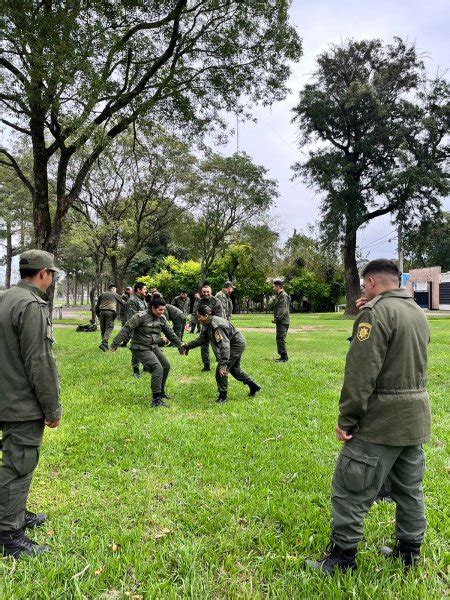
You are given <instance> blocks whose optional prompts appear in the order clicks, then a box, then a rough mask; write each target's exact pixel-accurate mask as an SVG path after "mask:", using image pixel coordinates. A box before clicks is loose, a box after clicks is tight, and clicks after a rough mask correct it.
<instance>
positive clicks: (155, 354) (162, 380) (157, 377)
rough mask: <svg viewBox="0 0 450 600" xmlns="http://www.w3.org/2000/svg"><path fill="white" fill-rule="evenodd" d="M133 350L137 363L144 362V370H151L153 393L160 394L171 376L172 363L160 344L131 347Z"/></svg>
mask: <svg viewBox="0 0 450 600" xmlns="http://www.w3.org/2000/svg"><path fill="white" fill-rule="evenodd" d="M131 352H132V355H133V359H134V360H135V361H136V364H139V363H142V365H143V367H144V371H149V373H150V377H151V389H152V393H153V394H160V393H162V392H164V391H165V387H166V381H167V377H168V376H169V371H170V363H169V361H168V360H167V358H166V357H165V356H164V354H163V353H162V351H161V350H160V348H159V347H158V346H150V347H149V348H146V349H139V350H137V349H135V348H131Z"/></svg>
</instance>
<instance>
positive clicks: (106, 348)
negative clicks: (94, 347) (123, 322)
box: [99, 342, 108, 352]
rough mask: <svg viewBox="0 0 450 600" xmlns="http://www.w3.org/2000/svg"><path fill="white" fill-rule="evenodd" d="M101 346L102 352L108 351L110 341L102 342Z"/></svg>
mask: <svg viewBox="0 0 450 600" xmlns="http://www.w3.org/2000/svg"><path fill="white" fill-rule="evenodd" d="M99 348H100V350H101V351H102V352H106V351H107V350H108V342H102V343H101V344H100V346H99Z"/></svg>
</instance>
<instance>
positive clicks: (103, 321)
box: [99, 310, 116, 346]
mask: <svg viewBox="0 0 450 600" xmlns="http://www.w3.org/2000/svg"><path fill="white" fill-rule="evenodd" d="M115 318H116V313H115V312H114V311H113V310H101V311H100V314H99V321H100V332H101V334H102V344H105V345H106V346H107V345H108V340H109V338H110V336H111V333H112V332H113V329H114V320H115Z"/></svg>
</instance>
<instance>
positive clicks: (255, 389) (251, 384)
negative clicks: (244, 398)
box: [247, 380, 261, 396]
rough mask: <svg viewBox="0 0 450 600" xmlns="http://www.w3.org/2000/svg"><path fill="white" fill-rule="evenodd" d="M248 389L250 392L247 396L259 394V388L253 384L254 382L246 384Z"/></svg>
mask: <svg viewBox="0 0 450 600" xmlns="http://www.w3.org/2000/svg"><path fill="white" fill-rule="evenodd" d="M247 385H248V387H249V388H250V392H249V394H248V395H249V396H254V395H255V394H256V392H259V391H260V389H261V386H260V385H258V384H257V383H255V382H254V381H252V380H250V381H249V382H248V383H247Z"/></svg>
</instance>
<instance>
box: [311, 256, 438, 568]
mask: <svg viewBox="0 0 450 600" xmlns="http://www.w3.org/2000/svg"><path fill="white" fill-rule="evenodd" d="M362 275H363V278H364V288H365V299H364V298H361V299H360V300H359V301H358V302H357V306H358V308H361V310H360V313H359V315H358V317H357V318H356V320H355V323H354V326H353V336H352V341H351V344H350V350H349V352H348V354H347V360H346V364H345V376H344V384H343V387H342V391H341V397H340V400H339V418H338V425H337V427H336V435H337V437H338V439H339V440H341V441H342V442H344V446H343V448H342V450H341V453H340V456H339V458H338V462H337V464H336V468H335V471H334V477H333V483H332V492H333V493H332V532H331V543H330V547H329V553H328V554H327V555H326V556H325V557H324V558H323V559H321V560H319V561H307V564H308V565H309V566H310V567H312V568H315V569H319V570H320V571H321V572H322V573H324V574H332V573H334V571H335V570H336V569H340V570H342V571H346V570H348V569H352V570H353V569H355V568H356V560H355V558H356V551H357V546H358V543H359V541H360V540H361V538H362V534H363V520H364V517H365V516H366V514H367V512H368V511H369V509H370V507H371V505H372V503H373V501H374V498H375V497H376V495H377V492H378V490H379V489H380V487H381V485H382V483H383V482H386V488H387V490H388V492H390V495H391V497H392V498H393V500H394V501H395V503H396V505H397V511H396V538H397V543H396V546H395V548H394V549H393V550H392V549H391V548H388V547H386V546H383V547H382V548H381V553H382V554H383V555H384V556H385V557H391V558H400V559H401V560H402V561H403V563H404V565H405V566H406V567H411V566H413V565H415V564H416V563H417V562H418V560H419V554H420V546H421V543H422V540H423V537H424V534H425V527H426V521H425V509H424V501H423V490H422V478H423V471H424V458H423V450H422V444H423V443H424V442H427V441H428V439H429V437H430V425H431V417H430V406H429V402H428V394H427V391H426V389H425V385H426V380H427V346H428V342H429V339H430V331H429V327H428V321H427V318H426V316H425V315H424V313H423V311H422V309H420V308H419V307H418V306H417V304H416V303H415V301H414V299H413V298H411V296H410V295H409V294H408V293H407V292H406V290H402V289H399V287H398V286H399V272H398V269H397V266H396V265H395V264H394V263H393V262H392V261H390V260H385V259H379V260H373V261H371V262H369V263H368V265H367V266H366V267H365V269H364V271H363V274H362Z"/></svg>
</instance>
